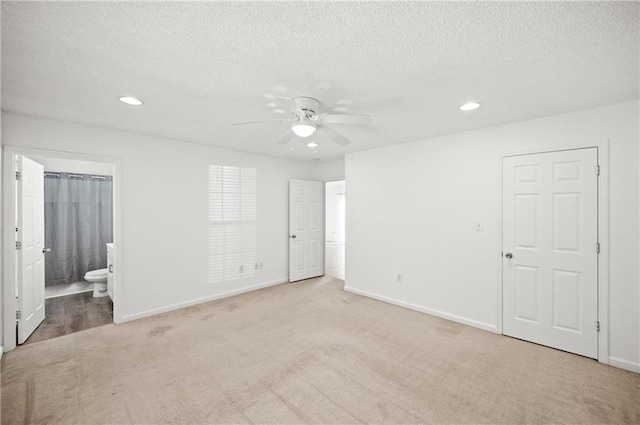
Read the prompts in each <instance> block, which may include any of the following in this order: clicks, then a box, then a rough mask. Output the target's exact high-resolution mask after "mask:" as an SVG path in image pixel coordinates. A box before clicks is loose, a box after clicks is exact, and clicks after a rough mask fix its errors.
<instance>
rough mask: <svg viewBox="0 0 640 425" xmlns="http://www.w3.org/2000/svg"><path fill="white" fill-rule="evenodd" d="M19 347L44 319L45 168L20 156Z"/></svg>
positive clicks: (17, 244)
mask: <svg viewBox="0 0 640 425" xmlns="http://www.w3.org/2000/svg"><path fill="white" fill-rule="evenodd" d="M17 165H18V172H19V173H20V174H19V177H18V178H17V186H18V199H17V201H18V223H17V228H18V231H17V242H16V249H17V253H18V256H17V257H18V294H17V296H18V300H17V301H18V302H17V309H18V314H17V315H16V316H17V320H18V344H22V343H24V342H25V341H26V340H27V338H29V336H30V335H31V334H32V333H33V331H34V330H36V328H37V327H38V325H40V323H42V321H43V320H44V255H45V253H44V167H43V166H42V165H40V164H38V163H37V162H35V161H32V160H30V159H29V158H26V157H23V156H19V157H18V164H17Z"/></svg>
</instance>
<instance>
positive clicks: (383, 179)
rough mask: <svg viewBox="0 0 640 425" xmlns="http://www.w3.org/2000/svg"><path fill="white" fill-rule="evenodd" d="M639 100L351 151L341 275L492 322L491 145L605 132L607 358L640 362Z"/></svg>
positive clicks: (495, 264)
mask: <svg viewBox="0 0 640 425" xmlns="http://www.w3.org/2000/svg"><path fill="white" fill-rule="evenodd" d="M638 112H639V108H638V102H627V103H622V104H617V105H612V106H607V107H602V108H596V109H590V110H584V111H578V112H574V113H569V114H563V115H558V116H553V117H548V118H543V119H537V120H532V121H525V122H519V123H514V124H509V125H503V126H499V127H492V128H487V129H482V130H477V131H471V132H466V133H459V134H454V135H448V136H443V137H437V138H432V139H428V140H423V141H418V142H412V143H406V144H402V145H395V146H391V147H386V148H380V149H375V150H369V151H363V152H359V153H354V154H348V155H347V157H346V180H347V185H348V187H349V199H348V202H347V239H348V241H347V253H346V256H347V258H348V261H347V264H346V285H347V287H348V288H352V289H354V290H357V291H360V292H361V293H368V294H369V295H372V296H378V297H387V298H389V299H391V300H394V301H396V302H401V303H406V304H412V305H414V306H416V307H418V308H420V309H423V310H428V311H432V312H434V313H436V314H442V315H444V316H447V317H449V318H451V319H453V320H458V321H460V322H464V323H468V324H472V325H475V326H479V327H482V328H484V329H489V330H495V329H496V326H497V325H498V323H499V321H500V318H499V317H497V316H498V304H497V303H498V302H499V299H498V294H499V292H498V291H499V285H500V262H501V260H500V233H501V232H500V223H501V222H500V215H501V207H500V205H501V201H500V197H501V194H500V165H499V164H500V162H499V161H500V156H501V155H502V154H503V153H509V152H519V151H525V150H529V149H532V148H539V147H552V146H556V145H562V144H567V143H573V142H583V141H590V140H591V141H593V140H602V139H609V143H610V145H609V155H610V156H609V158H610V159H609V167H608V172H609V179H610V188H609V214H610V228H609V231H610V246H609V248H610V263H609V264H610V273H609V289H610V293H609V323H610V328H609V329H610V334H609V341H610V344H609V358H610V360H611V361H612V363H614V364H616V365H618V366H621V367H626V368H629V369H633V370H636V371H639V372H640V347H639V345H640V340H639V339H640V325H639V322H640V320H639V315H638V311H639V310H640V305H639V304H640V294H639V292H640V291H639V286H640V285H639V276H638V258H639V257H638V255H639V252H638V244H639V239H638V225H639V220H638V207H639V202H638V181H639V176H638V165H639V164H638V140H639V135H638V128H639V123H638V120H639V118H638ZM461 119H463V117H462V116H461ZM605 166H606V164H605ZM475 220H483V221H484V232H476V231H474V222H475ZM601 242H603V243H606V241H601ZM398 272H401V273H403V278H404V282H405V283H402V284H398V283H396V273H398Z"/></svg>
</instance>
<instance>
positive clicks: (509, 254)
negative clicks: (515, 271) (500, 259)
mask: <svg viewBox="0 0 640 425" xmlns="http://www.w3.org/2000/svg"><path fill="white" fill-rule="evenodd" d="M504 256H505V257H506V259H507V260H511V259H512V258H513V254H512V253H510V252H507V253H506V254H504Z"/></svg>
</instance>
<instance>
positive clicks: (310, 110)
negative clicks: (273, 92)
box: [291, 97, 320, 118]
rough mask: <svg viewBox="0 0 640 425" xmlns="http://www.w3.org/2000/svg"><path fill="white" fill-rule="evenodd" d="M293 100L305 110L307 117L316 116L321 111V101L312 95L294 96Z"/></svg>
mask: <svg viewBox="0 0 640 425" xmlns="http://www.w3.org/2000/svg"><path fill="white" fill-rule="evenodd" d="M291 100H293V101H294V102H295V103H296V105H298V106H299V107H300V109H302V110H303V111H304V113H305V114H306V115H307V118H311V117H314V116H316V115H317V114H318V112H319V111H320V102H319V101H318V100H317V99H314V98H312V97H294V98H293V99H291Z"/></svg>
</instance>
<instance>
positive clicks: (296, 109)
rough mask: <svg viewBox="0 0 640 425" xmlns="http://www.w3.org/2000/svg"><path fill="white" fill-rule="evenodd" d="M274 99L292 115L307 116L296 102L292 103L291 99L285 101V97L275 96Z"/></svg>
mask: <svg viewBox="0 0 640 425" xmlns="http://www.w3.org/2000/svg"><path fill="white" fill-rule="evenodd" d="M274 99H276V100H277V101H278V102H280V104H281V105H282V106H284V107H285V108H286V109H288V110H289V111H291V113H292V114H295V115H297V116H299V117H306V116H307V114H305V112H304V111H303V110H302V109H301V108H300V106H298V104H297V103H296V102H294V101H293V99H287V98H286V97H280V96H275V97H274Z"/></svg>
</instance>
